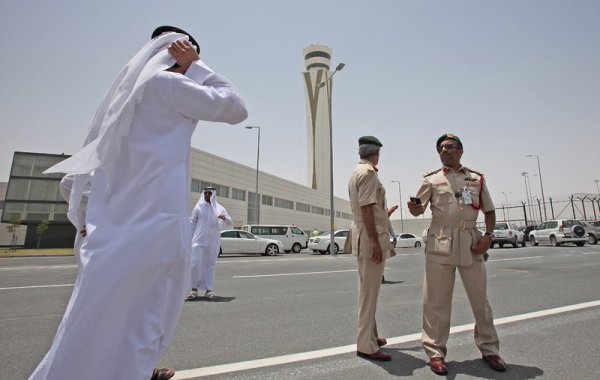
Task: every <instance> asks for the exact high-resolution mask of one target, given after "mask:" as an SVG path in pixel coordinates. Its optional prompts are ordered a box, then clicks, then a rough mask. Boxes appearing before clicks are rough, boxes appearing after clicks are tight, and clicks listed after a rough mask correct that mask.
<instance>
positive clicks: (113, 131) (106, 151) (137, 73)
mask: <svg viewBox="0 0 600 380" xmlns="http://www.w3.org/2000/svg"><path fill="white" fill-rule="evenodd" d="M179 39H185V40H187V39H188V36H186V35H184V34H180V33H164V34H161V35H160V36H158V37H156V38H154V39H152V40H151V41H150V42H148V43H147V44H146V45H145V46H144V47H143V48H142V49H140V51H139V52H138V53H137V54H136V55H135V56H134V57H133V58H132V59H131V60H130V61H129V62H128V63H127V65H125V67H124V68H123V69H122V70H121V71H120V72H119V74H118V75H117V78H116V79H115V80H114V82H113V84H112V86H111V87H110V89H109V90H108V92H107V93H106V95H105V96H104V99H103V100H102V102H101V103H100V106H99V107H98V109H97V111H96V114H95V116H94V120H93V121H92V125H91V126H90V128H89V131H88V134H87V136H86V138H85V142H84V144H83V145H84V146H83V148H82V149H80V150H79V151H78V152H77V153H75V154H74V155H72V156H71V157H69V158H67V159H66V160H64V161H61V162H59V163H58V164H56V165H54V166H52V167H51V168H49V169H47V170H46V171H44V174H49V173H67V174H75V176H74V179H73V187H72V189H71V194H70V197H69V209H68V211H67V216H68V218H69V220H70V221H71V222H72V223H73V224H74V225H75V226H76V227H78V228H79V227H81V226H82V225H83V223H85V221H84V220H82V219H83V216H82V215H83V213H82V207H83V206H82V202H81V201H82V195H83V192H84V191H85V189H86V188H89V186H90V183H91V176H90V173H92V172H93V171H94V170H95V169H97V168H100V167H102V169H103V171H104V172H105V174H106V177H107V179H108V181H109V186H110V179H111V177H112V171H113V169H114V163H115V161H116V159H117V158H118V157H119V153H120V151H121V142H122V141H123V137H125V136H127V135H128V134H129V129H130V127H131V123H132V122H133V116H134V111H135V106H136V105H137V104H138V103H139V102H140V100H141V99H142V96H143V94H144V88H145V86H146V84H147V83H148V80H150V79H151V78H153V77H154V76H155V75H156V74H158V73H159V72H161V71H164V70H166V69H168V68H169V67H171V66H173V64H174V63H175V59H174V58H173V57H172V56H171V55H170V54H169V52H168V51H167V49H168V48H169V47H170V46H171V44H172V43H173V42H174V41H176V40H179ZM109 192H110V190H109Z"/></svg>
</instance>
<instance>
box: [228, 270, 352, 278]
mask: <svg viewBox="0 0 600 380" xmlns="http://www.w3.org/2000/svg"><path fill="white" fill-rule="evenodd" d="M344 272H358V270H357V269H348V270H329V271H325V272H299V273H276V274H256V275H251V276H233V278H260V277H280V276H302V275H307V274H326V273H344Z"/></svg>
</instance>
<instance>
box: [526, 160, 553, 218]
mask: <svg viewBox="0 0 600 380" xmlns="http://www.w3.org/2000/svg"><path fill="white" fill-rule="evenodd" d="M534 156H535V158H536V159H537V166H538V175H539V176H540V189H541V190H542V203H543V204H544V220H548V215H546V197H545V196H544V184H543V183H542V170H541V169H540V156H538V155H537V154H526V155H525V157H534ZM540 219H541V215H540Z"/></svg>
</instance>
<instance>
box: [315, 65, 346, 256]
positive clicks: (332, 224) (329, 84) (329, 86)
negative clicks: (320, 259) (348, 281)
mask: <svg viewBox="0 0 600 380" xmlns="http://www.w3.org/2000/svg"><path fill="white" fill-rule="evenodd" d="M344 66H346V65H345V64H344V63H339V64H338V65H337V66H336V68H335V70H334V71H333V73H332V74H331V76H329V78H327V80H325V81H324V82H321V83H319V88H323V87H324V86H325V85H327V103H328V105H329V193H330V194H329V214H330V220H329V224H330V234H329V254H330V255H335V253H333V247H334V245H335V240H334V238H333V234H334V229H335V210H334V204H333V118H332V116H331V113H332V112H331V89H332V87H333V82H332V81H331V79H332V78H333V76H334V75H335V73H337V72H338V71H341V70H342V69H343V68H344Z"/></svg>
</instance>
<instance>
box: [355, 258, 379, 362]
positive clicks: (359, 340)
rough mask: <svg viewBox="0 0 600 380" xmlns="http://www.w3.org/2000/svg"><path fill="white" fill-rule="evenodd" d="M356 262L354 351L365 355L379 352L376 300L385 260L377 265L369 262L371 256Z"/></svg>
mask: <svg viewBox="0 0 600 380" xmlns="http://www.w3.org/2000/svg"><path fill="white" fill-rule="evenodd" d="M357 261H358V325H357V336H356V350H357V351H360V352H362V353H365V354H374V353H376V352H377V351H379V346H378V345H377V335H378V334H377V323H376V322H375V313H376V312H377V299H378V298H379V289H380V288H381V279H382V276H383V269H384V268H385V259H383V260H382V261H381V263H379V264H375V263H374V262H373V260H371V255H363V256H358V257H357Z"/></svg>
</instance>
